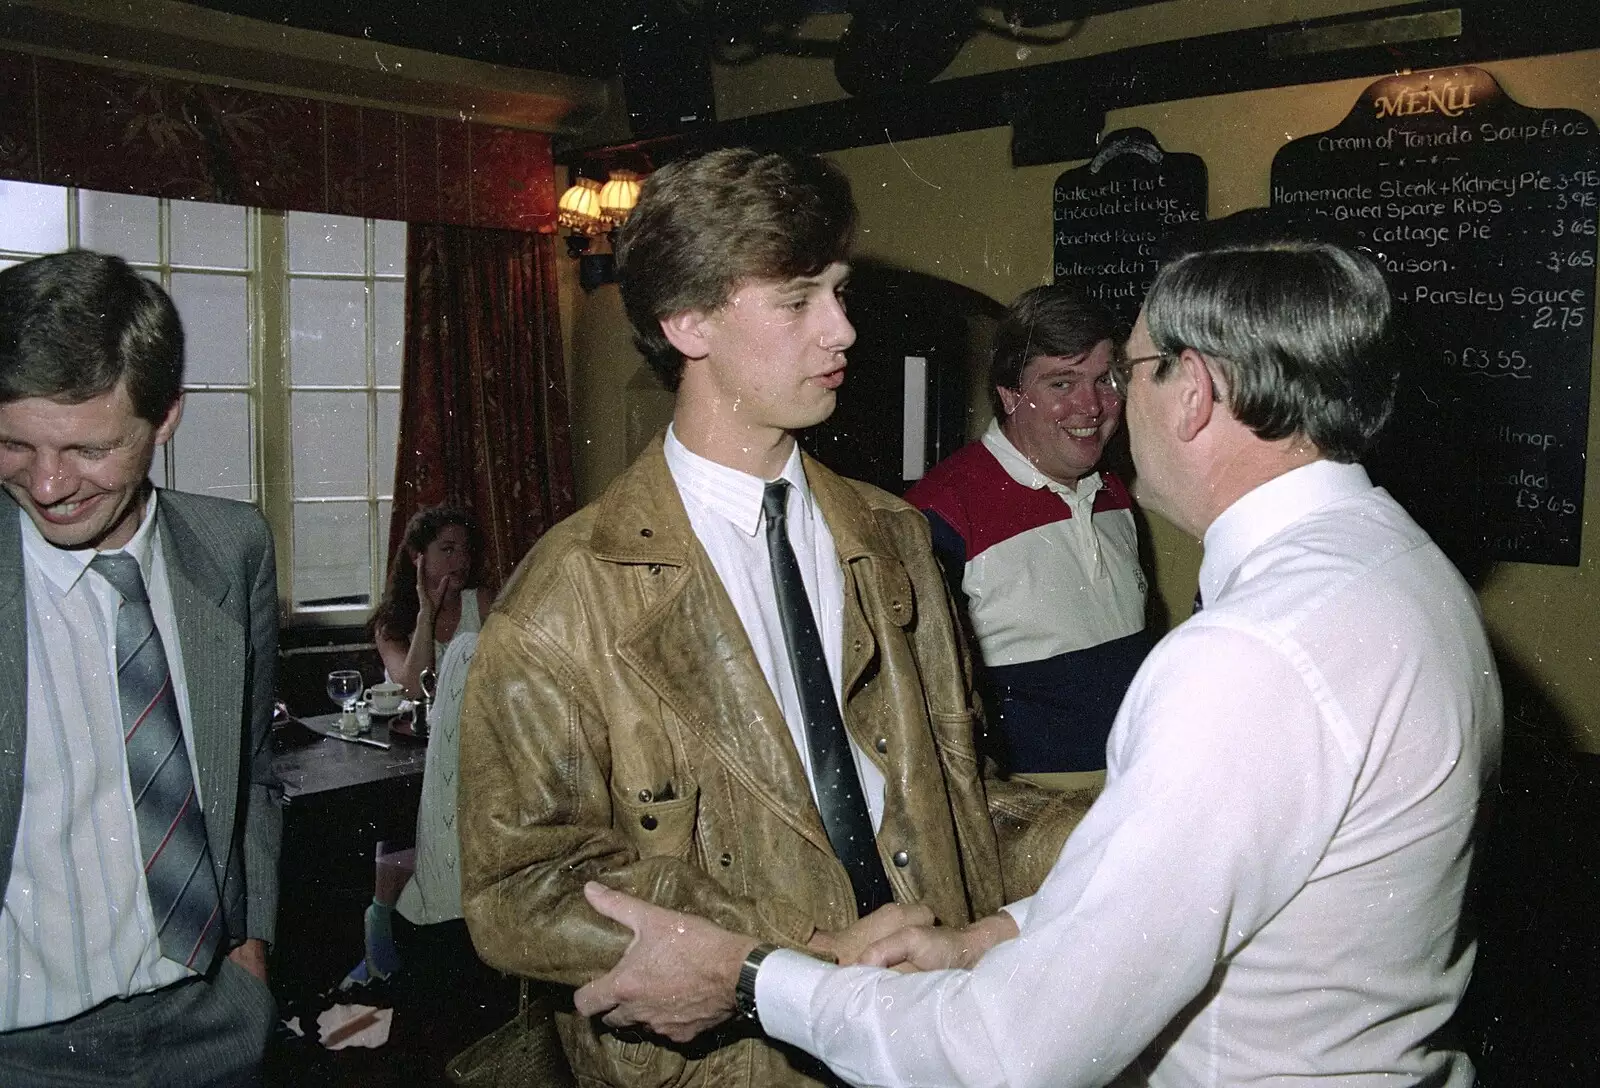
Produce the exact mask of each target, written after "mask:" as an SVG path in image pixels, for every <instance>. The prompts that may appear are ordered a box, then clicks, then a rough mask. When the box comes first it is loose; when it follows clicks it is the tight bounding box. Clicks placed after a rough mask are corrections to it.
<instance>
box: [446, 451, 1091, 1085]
mask: <svg viewBox="0 0 1600 1088" xmlns="http://www.w3.org/2000/svg"><path fill="white" fill-rule="evenodd" d="M805 473H806V479H807V481H808V482H809V483H810V486H811V489H812V491H813V493H814V495H815V496H816V499H817V501H818V502H819V503H820V504H821V507H822V510H823V512H824V515H825V516H826V518H827V521H828V525H829V528H830V529H831V531H832V533H833V537H834V541H835V544H836V546H837V549H838V554H839V559H840V562H841V565H842V566H843V568H844V607H845V614H844V693H845V698H844V707H843V712H844V718H845V722H846V725H847V728H848V729H849V731H850V733H851V735H852V737H853V738H854V739H855V741H856V743H857V744H859V745H860V746H861V747H862V749H863V750H864V751H865V752H866V753H867V754H868V757H869V758H871V759H872V760H873V761H874V762H875V763H876V764H877V765H878V767H879V768H880V769H881V770H882V771H883V774H884V777H885V779H886V783H887V784H886V787H885V789H886V795H885V804H884V815H883V823H882V826H881V828H880V830H879V834H878V849H879V852H880V854H881V855H882V857H883V861H884V866H885V868H886V870H887V872H888V873H889V877H890V880H891V881H892V883H893V885H894V891H895V897H896V898H897V899H898V900H900V901H902V902H908V903H925V904H927V905H928V906H929V907H930V908H932V910H933V911H934V912H935V913H936V914H937V915H938V916H939V917H940V918H941V919H942V920H943V921H944V922H945V923H946V924H954V925H959V924H964V923H966V922H967V921H969V920H971V919H973V918H975V917H980V916H982V915H985V914H989V913H992V912H993V911H994V910H996V909H997V908H998V907H1000V906H1001V904H1002V903H1003V902H1005V901H1006V900H1007V899H1008V897H1010V898H1014V897H1016V896H1018V895H1021V894H1026V893H1028V892H1031V891H1032V890H1033V888H1034V886H1036V884H1037V883H1038V881H1039V879H1041V878H1042V876H1043V874H1044V872H1045V871H1046V870H1048V868H1049V866H1050V864H1051V862H1053V861H1054V859H1055V856H1056V853H1057V852H1058V851H1059V849H1060V844H1061V842H1062V840H1063V839H1064V838H1065V835H1066V832H1067V830H1069V829H1070V826H1071V824H1072V823H1074V822H1075V818H1076V816H1077V815H1080V814H1081V807H1082V806H1081V804H1079V805H1073V804H1072V803H1070V802H1068V803H1066V804H1063V803H1062V802H1061V800H1060V799H1053V800H1052V799H1050V798H1048V797H1047V795H1043V794H1040V793H1038V792H1035V791H1031V790H1029V789H1028V788H1027V787H1023V786H1021V784H1016V785H1012V784H1009V783H986V782H985V779H984V777H983V775H982V773H981V772H980V767H979V761H978V758H977V755H976V753H975V752H974V747H973V717H972V710H971V702H970V697H969V686H968V677H967V668H966V661H965V658H964V652H963V650H962V649H961V647H960V644H959V643H958V641H957V638H958V636H957V628H956V626H955V624H954V622H953V619H952V616H951V612H950V605H949V599H948V594H947V591H946V589H945V583H944V580H943V578H942V576H941V574H940V570H939V567H938V566H937V564H936V562H935V560H934V557H933V554H932V551H931V550H930V548H929V543H928V527H927V522H926V521H925V520H924V518H923V516H922V515H921V514H920V513H918V512H917V511H916V510H915V509H913V508H912V507H910V506H908V505H906V504H905V503H903V502H901V501H900V500H898V499H896V498H893V497H892V496H890V495H888V494H887V493H885V492H882V491H879V490H878V489H876V488H873V487H870V486H868V485H866V484H861V483H856V482H854V481H851V480H846V479H844V478H842V477H840V476H837V475H835V474H833V473H832V472H830V471H828V470H827V469H825V468H823V467H822V466H821V465H819V464H818V463H817V462H815V461H813V460H810V459H809V458H808V459H806V461H805ZM460 795H461V847H462V905H463V907H464V909H465V913H466V919H467V923H468V925H469V926H470V928H471V932H472V937H473V941H474V943H475V944H476V946H477V948H478V951H479V952H480V954H481V955H482V956H483V958H484V959H485V960H486V961H487V962H489V963H490V964H493V965H494V966H496V967H499V968H501V969H503V970H506V971H510V972H514V973H517V974H522V975H530V976H535V977H539V978H544V979H549V980H553V981H556V982H560V983H565V984H568V985H578V984H581V983H584V982H587V981H588V980H590V979H592V978H595V977H597V976H598V975H600V974H602V973H604V972H605V971H606V970H607V969H608V968H610V967H611V966H612V965H613V964H614V963H615V962H616V960H617V959H618V958H619V957H620V956H621V954H622V952H623V949H624V948H625V947H626V945H627V943H628V937H629V935H628V933H627V931H626V930H625V929H623V928H622V927H620V926H618V925H616V924H615V923H612V922H610V921H608V920H606V919H604V918H602V917H600V916H599V915H598V914H596V913H595V912H594V911H592V910H591V909H590V908H589V907H588V905H587V903H586V902H585V901H584V898H583V891H582V889H583V884H584V882H585V881H586V880H589V879H591V878H598V879H601V880H603V881H604V882H605V883H606V884H608V885H610V886H612V887H614V888H620V889H622V890H624V891H627V892H631V893H632V894H634V895H637V896H641V897H643V898H645V899H648V900H651V901H653V902H656V903H659V904H661V905H663V906H667V907H672V908H676V909H680V910H686V911H691V912H693V913H695V914H699V915H703V916H705V917H707V918H710V919H712V920H714V921H716V922H718V923H719V924H721V925H723V926H725V927H727V928H728V929H731V930H734V931H738V932H744V933H749V934H753V935H756V936H758V937H760V938H762V939H763V940H766V941H773V942H777V943H780V944H784V945H789V946H794V947H799V946H803V945H804V944H805V943H806V941H807V940H809V939H810V937H811V936H812V933H813V932H814V930H815V929H818V928H821V929H841V928H843V927H845V926H847V925H849V924H850V923H851V922H852V921H854V920H855V917H856V911H855V905H854V898H853V895H852V892H851V888H850V880H849V877H848V876H847V874H846V872H845V869H844V867H843V866H842V865H841V864H840V863H839V861H838V859H837V858H836V857H835V856H834V854H833V852H832V850H831V849H830V848H829V845H828V838H827V834H826V832H825V831H824V830H823V826H822V822H821V818H820V816H819V815H818V813H817V810H816V806H815V804H814V803H813V801H812V797H811V791H810V789H809V787H808V785H807V783H806V779H805V776H804V773H803V771H802V769H801V765H800V761H799V758H798V757H797V755H796V753H795V750H794V744H793V741H792V740H791V739H790V734H789V730H788V727H787V726H786V725H785V724H784V721H783V718H782V715H781V713H780V711H779V709H778V706H777V704H776V702H775V700H774V698H773V696H772V693H771V690H770V689H769V688H768V686H767V683H766V681H765V679H764V678H763V676H762V673H761V669H760V666H759V665H758V664H757V663H756V660H755V656H754V654H753V653H752V651H751V649H750V645H749V641H748V639H747V638H746V637H745V636H744V633H743V627H742V626H741V625H740V622H739V618H738V616H737V614H736V613H735V611H734V608H733V603H732V601H731V600H730V599H729V598H728V595H727V593H726V592H725V591H724V590H723V588H722V583H721V582H720V580H719V579H718V578H717V575H716V572H715V571H714V569H713V568H712V566H711V561H710V559H709V558H708V557H707V556H706V554H705V552H704V550H703V549H702V548H701V547H700V546H699V543H698V542H697V540H696V539H695V537H694V534H693V530H692V529H691V528H690V525H689V521H688V517H687V515H686V514H685V512H684V509H683V505H682V502H681V500H680V499H679V497H678V492H677V488H676V486H675V485H674V483H673V481H672V478H671V475H670V473H669V472H668V469H667V465H666V460H665V457H664V456H663V454H662V450H661V444H660V440H659V439H658V440H657V441H656V443H655V444H654V445H653V446H652V447H651V448H650V449H648V450H647V451H646V452H645V453H644V454H643V455H642V456H641V457H640V458H639V460H637V461H636V462H635V463H634V464H633V465H632V466H630V467H629V469H628V470H627V471H626V472H625V473H623V475H621V476H620V477H619V478H618V479H617V480H616V481H615V482H614V483H613V484H612V486H611V487H610V488H609V489H608V490H607V491H606V493H605V494H604V495H603V496H602V497H601V498H600V500H599V501H598V502H597V503H595V504H593V505H591V506H589V507H587V508H586V509H584V510H582V511H580V512H579V513H578V514H576V515H575V516H573V517H572V518H569V519H568V520H567V521H565V522H563V523H562V524H561V525H559V526H557V527H556V528H555V529H553V530H551V531H550V533H549V534H547V535H546V536H545V538H544V539H543V540H541V541H540V542H539V544H538V545H537V546H536V547H535V548H534V549H533V551H532V552H530V553H529V555H528V557H527V558H526V559H524V560H523V562H522V564H521V566H520V567H519V568H518V570H517V573H516V574H515V575H514V576H513V578H512V580H511V583H510V584H509V585H508V586H507V588H506V590H505V591H504V592H503V593H502V594H501V596H500V600H499V601H498V603H497V604H496V606H495V609H494V611H493V613H492V614H491V615H490V617H489V619H488V621H487V623H486V624H485V626H484V629H483V633H482V636H481V637H480V640H479V642H478V653H477V658H476V660H475V662H474V663H473V666H472V672H471V676H470V679H469V681H468V685H467V691H466V696H465V700H464V704H463V707H462V712H461V794H460ZM991 810H993V811H991ZM997 832H998V834H997ZM1002 848H1004V849H1005V851H1006V854H1007V858H1008V862H1009V863H1010V864H1008V866H1007V872H1006V875H1007V877H1008V878H1010V879H1008V880H1007V881H1006V882H1005V883H1002V866H1001V851H1002ZM560 1027H561V1030H562V1036H563V1041H564V1042H565V1044H566V1047H567V1051H568V1054H569V1055H570V1057H571V1058H572V1063H573V1067H574V1070H575V1071H576V1072H577V1073H578V1074H579V1077H580V1079H582V1080H584V1081H585V1082H588V1083H598V1084H606V1085H618V1086H625V1088H654V1086H657V1085H695V1086H706V1088H724V1086H726V1088H768V1086H780V1088H781V1086H787V1085H796V1086H799V1085H810V1084H814V1083H816V1081H815V1080H814V1079H813V1075H814V1074H815V1072H816V1068H817V1067H816V1066H814V1065H813V1064H811V1063H810V1060H809V1059H807V1058H804V1057H803V1056H800V1055H798V1054H797V1052H794V1051H792V1050H789V1049H788V1048H785V1047H780V1046H778V1045H777V1044H773V1043H770V1042H768V1041H767V1040H766V1039H764V1038H763V1037H761V1036H760V1035H759V1032H757V1031H755V1030H754V1029H752V1028H750V1027H748V1026H744V1025H739V1024H730V1025H728V1026H727V1027H726V1028H725V1029H724V1030H722V1031H719V1032H713V1033H708V1034H707V1035H705V1036H702V1037H701V1038H700V1039H699V1040H696V1042H695V1043H694V1044H691V1045H689V1046H685V1047H676V1046H671V1045H667V1044H665V1043H664V1041H661V1040H653V1041H640V1039H639V1038H638V1037H637V1036H635V1037H632V1038H631V1039H630V1038H626V1037H620V1036H618V1035H617V1034H615V1033H613V1032H611V1031H608V1030H598V1031H597V1030H596V1028H598V1027H600V1025H599V1023H598V1021H595V1022H593V1023H591V1022H589V1021H585V1020H580V1019H578V1018H577V1017H576V1016H571V1015H568V1016H563V1017H561V1024H560ZM807 1070H809V1071H810V1072H809V1073H808V1072H807Z"/></svg>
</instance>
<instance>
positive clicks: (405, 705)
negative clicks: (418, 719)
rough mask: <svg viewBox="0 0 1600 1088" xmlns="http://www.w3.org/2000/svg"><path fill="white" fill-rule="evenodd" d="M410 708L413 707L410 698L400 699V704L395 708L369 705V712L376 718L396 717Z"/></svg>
mask: <svg viewBox="0 0 1600 1088" xmlns="http://www.w3.org/2000/svg"><path fill="white" fill-rule="evenodd" d="M410 709H411V700H410V699H402V700H400V705H399V706H397V707H396V708H395V709H393V710H379V709H378V708H377V707H375V706H371V705H368V707H367V713H368V714H371V715H372V716H373V717H374V718H394V717H398V716H399V715H401V714H404V713H406V712H408V711H409V710H410Z"/></svg>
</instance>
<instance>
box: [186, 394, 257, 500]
mask: <svg viewBox="0 0 1600 1088" xmlns="http://www.w3.org/2000/svg"><path fill="white" fill-rule="evenodd" d="M171 450H172V459H173V463H174V464H175V465H176V467H177V487H178V490H180V491H194V492H198V493H199V494H202V495H215V496H217V497H218V498H223V499H238V500H239V501H241V502H249V501H251V500H252V499H253V498H255V496H254V495H253V494H251V490H250V461H251V457H250V395H249V394H248V393H190V394H189V395H188V397H187V399H186V400H185V401H184V404H183V422H182V423H181V424H179V426H178V433H177V434H175V435H173V437H172V444H171Z"/></svg>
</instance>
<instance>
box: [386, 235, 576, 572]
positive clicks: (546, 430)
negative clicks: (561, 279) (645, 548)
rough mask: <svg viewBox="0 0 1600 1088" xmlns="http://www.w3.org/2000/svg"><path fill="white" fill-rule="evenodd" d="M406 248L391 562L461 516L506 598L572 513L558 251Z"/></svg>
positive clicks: (542, 247) (497, 241)
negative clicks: (459, 511) (405, 541)
mask: <svg viewBox="0 0 1600 1088" xmlns="http://www.w3.org/2000/svg"><path fill="white" fill-rule="evenodd" d="M408 239H409V240H408V243H407V252H406V342H405V361H404V364H403V365H404V372H403V376H402V379H401V393H400V448H399V450H398V452H397V455H396V459H395V488H394V516H393V519H392V520H391V522H390V525H389V554H390V555H391V556H393V555H394V554H395V553H396V552H397V551H398V550H399V547H400V541H401V538H402V536H403V534H404V531H405V524H406V522H407V520H409V519H410V517H411V515H412V514H413V513H415V512H416V511H417V510H418V509H420V508H421V507H424V506H432V505H435V504H437V503H440V502H445V501H449V502H454V503H458V504H460V505H462V506H465V507H467V508H468V509H469V510H471V511H472V512H473V514H474V516H475V517H476V518H477V520H478V523H479V525H480V527H481V528H482V529H483V534H484V539H485V551H484V555H483V563H482V567H483V573H484V577H485V580H486V581H491V582H492V583H493V584H494V585H495V586H496V587H498V586H500V585H503V584H504V583H505V580H506V578H507V577H509V576H510V574H511V571H512V568H514V567H515V566H516V565H517V561H518V560H520V559H521V558H522V556H523V554H524V553H526V552H527V550H528V549H529V548H530V547H531V546H532V545H533V542H534V541H535V540H537V539H538V538H539V537H540V536H541V535H542V534H543V533H544V531H545V530H546V529H548V528H550V527H551V526H552V525H554V524H555V523H556V522H558V521H560V520H561V519H562V518H564V517H566V516H567V515H568V514H570V513H572V511H573V506H574V501H573V480H572V445H571V442H572V439H571V430H570V425H569V421H568V412H567V380H566V371H565V368H564V367H563V365H562V361H561V331H560V323H559V321H558V320H557V316H556V307H557V301H556V263H555V262H556V256H555V240H554V238H553V237H552V236H550V235H542V234H526V233H523V232H521V231H505V230H485V229H480V228H473V227H451V226H441V225H436V224H421V223H413V224H412V225H411V227H410V229H409V233H408Z"/></svg>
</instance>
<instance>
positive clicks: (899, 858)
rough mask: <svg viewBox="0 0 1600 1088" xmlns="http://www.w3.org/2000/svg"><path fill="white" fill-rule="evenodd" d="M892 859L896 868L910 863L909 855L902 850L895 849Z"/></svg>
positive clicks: (902, 867)
mask: <svg viewBox="0 0 1600 1088" xmlns="http://www.w3.org/2000/svg"><path fill="white" fill-rule="evenodd" d="M893 861H894V867H895V868H896V869H904V868H905V867H906V866H907V865H910V864H911V855H910V854H908V853H906V852H905V851H904V850H896V851H895V852H894V858H893Z"/></svg>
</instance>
